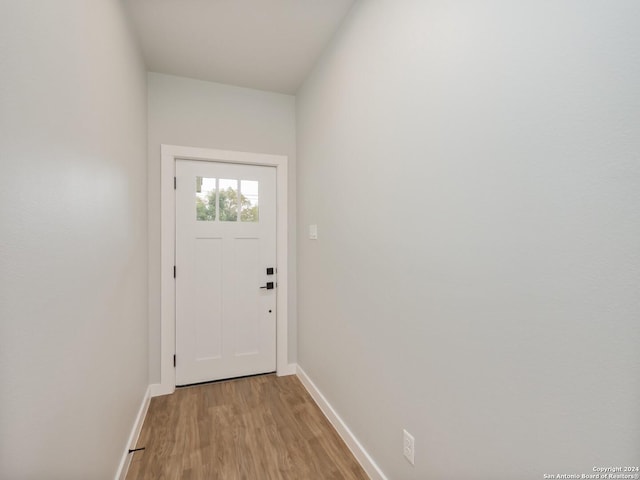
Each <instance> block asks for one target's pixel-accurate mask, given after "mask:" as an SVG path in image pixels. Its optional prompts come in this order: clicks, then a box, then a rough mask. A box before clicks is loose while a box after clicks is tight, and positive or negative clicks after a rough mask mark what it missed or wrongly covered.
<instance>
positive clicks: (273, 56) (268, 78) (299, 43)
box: [124, 0, 354, 94]
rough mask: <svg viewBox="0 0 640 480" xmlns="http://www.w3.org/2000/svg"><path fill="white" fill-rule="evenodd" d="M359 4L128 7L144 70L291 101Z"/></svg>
mask: <svg viewBox="0 0 640 480" xmlns="http://www.w3.org/2000/svg"><path fill="white" fill-rule="evenodd" d="M353 3H354V0H125V1H124V4H125V5H126V7H127V9H128V11H129V14H130V16H131V18H132V20H133V25H134V29H135V30H136V32H137V35H138V37H139V39H140V44H141V47H142V51H143V54H144V58H145V62H146V64H147V69H148V70H150V71H153V72H161V73H168V74H172V75H180V76H184V77H191V78H198V79H201V80H209V81H213V82H220V83H227V84H231V85H238V86H242V87H249V88H256V89H260V90H270V91H274V92H281V93H288V94H294V93H295V92H296V91H297V89H298V87H299V86H300V84H301V83H302V82H303V80H304V79H305V78H306V76H307V74H308V73H309V71H310V70H311V68H312V67H313V65H314V63H315V61H316V60H317V58H318V56H319V55H320V53H321V52H322V50H323V48H324V47H325V45H326V44H327V42H328V41H329V39H330V38H331V36H332V35H333V33H334V32H335V30H336V29H337V27H338V25H339V24H340V22H341V20H342V19H343V17H344V16H345V15H346V13H347V11H348V10H349V8H350V7H351V5H352V4H353Z"/></svg>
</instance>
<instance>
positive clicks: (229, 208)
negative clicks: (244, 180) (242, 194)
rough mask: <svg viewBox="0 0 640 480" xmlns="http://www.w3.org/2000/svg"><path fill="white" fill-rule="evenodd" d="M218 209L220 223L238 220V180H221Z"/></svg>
mask: <svg viewBox="0 0 640 480" xmlns="http://www.w3.org/2000/svg"><path fill="white" fill-rule="evenodd" d="M219 188H220V192H219V193H218V208H219V210H218V211H219V213H220V221H221V222H235V221H237V220H238V180H229V179H227V178H221V179H220V183H219Z"/></svg>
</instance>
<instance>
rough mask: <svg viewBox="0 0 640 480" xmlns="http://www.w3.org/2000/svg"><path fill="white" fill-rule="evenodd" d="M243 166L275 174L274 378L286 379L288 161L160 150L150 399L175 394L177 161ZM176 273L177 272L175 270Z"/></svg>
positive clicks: (257, 155) (202, 150)
mask: <svg viewBox="0 0 640 480" xmlns="http://www.w3.org/2000/svg"><path fill="white" fill-rule="evenodd" d="M179 159H183V160H201V161H209V162H214V161H218V162H225V163H241V164H245V165H262V166H270V167H275V168H276V172H277V173H276V196H277V198H276V243H277V249H276V259H277V260H276V265H277V268H278V294H277V301H276V302H277V303H276V313H277V315H276V373H277V374H278V375H288V374H290V373H291V372H290V371H289V370H290V369H289V365H288V357H289V355H288V345H289V342H288V337H289V334H288V332H289V328H288V327H289V325H288V323H289V322H288V318H289V317H288V313H287V296H288V295H287V290H288V278H287V272H288V262H287V253H288V245H287V235H288V228H287V219H288V218H289V217H288V198H287V185H288V184H289V182H288V176H289V174H288V169H287V163H288V158H287V157H286V156H284V155H269V154H262V153H248V152H235V151H231V150H215V149H211V148H195V147H182V146H177V145H161V165H160V295H161V297H160V384H157V385H154V387H155V388H153V392H152V393H153V395H154V396H155V395H166V394H169V393H173V392H174V390H175V388H176V371H175V369H174V367H173V356H174V355H175V353H176V286H175V279H174V278H173V266H174V265H175V251H176V198H175V190H174V187H173V181H174V180H173V179H174V176H175V171H176V160H179ZM178 267H179V266H178Z"/></svg>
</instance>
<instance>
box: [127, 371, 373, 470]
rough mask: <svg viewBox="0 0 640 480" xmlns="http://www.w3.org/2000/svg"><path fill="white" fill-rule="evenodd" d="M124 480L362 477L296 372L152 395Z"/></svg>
mask: <svg viewBox="0 0 640 480" xmlns="http://www.w3.org/2000/svg"><path fill="white" fill-rule="evenodd" d="M142 447H144V448H145V450H143V451H140V452H136V453H134V454H133V455H134V459H133V461H132V463H131V467H130V469H129V474H128V476H127V479H128V480H145V479H160V478H162V479H183V480H187V479H189V480H196V479H221V480H222V479H224V480H233V479H282V480H288V479H289V480H299V479H314V480H322V479H345V480H361V479H366V478H368V477H367V475H366V474H365V473H364V471H363V470H362V468H361V467H360V466H359V465H358V463H357V462H356V460H355V459H354V457H353V455H352V454H351V452H349V450H348V449H347V447H346V445H345V444H344V443H343V441H342V440H341V439H340V437H339V436H338V434H337V433H336V432H335V430H334V429H333V427H332V426H331V424H330V423H329V422H328V421H327V419H326V418H325V417H324V415H323V414H322V412H321V411H320V409H319V408H318V407H317V406H316V404H315V403H314V402H313V400H312V399H311V397H310V396H309V394H308V393H307V391H306V390H305V388H304V387H303V386H302V384H301V383H300V381H299V380H298V378H297V377H295V376H288V377H277V376H275V375H273V374H272V375H262V376H256V377H249V378H241V379H237V380H230V381H224V382H217V383H211V384H206V385H199V386H195V387H186V388H181V389H178V390H176V392H175V393H174V394H172V395H165V396H162V397H156V398H153V399H152V400H151V405H150V407H149V412H148V414H147V417H146V421H145V423H144V426H143V429H142V433H141V435H140V439H139V441H138V444H137V448H142Z"/></svg>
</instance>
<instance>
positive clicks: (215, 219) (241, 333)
mask: <svg viewBox="0 0 640 480" xmlns="http://www.w3.org/2000/svg"><path fill="white" fill-rule="evenodd" d="M176 185H177V187H176V272H177V275H176V357H177V358H176V384H177V385H188V384H191V383H198V382H206V381H211V380H218V379H222V378H230V377H236V376H241V375H252V374H257V373H265V372H271V371H274V370H275V367H276V309H275V307H276V289H273V290H267V289H262V288H260V287H261V286H264V285H265V284H266V282H267V281H270V282H275V281H276V279H275V275H267V271H266V269H267V268H268V267H275V266H276V265H275V263H276V242H275V240H276V198H275V192H276V189H275V187H276V175H275V168H273V167H262V166H249V165H235V164H225V163H217V162H199V161H191V160H178V161H177V162H176Z"/></svg>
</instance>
